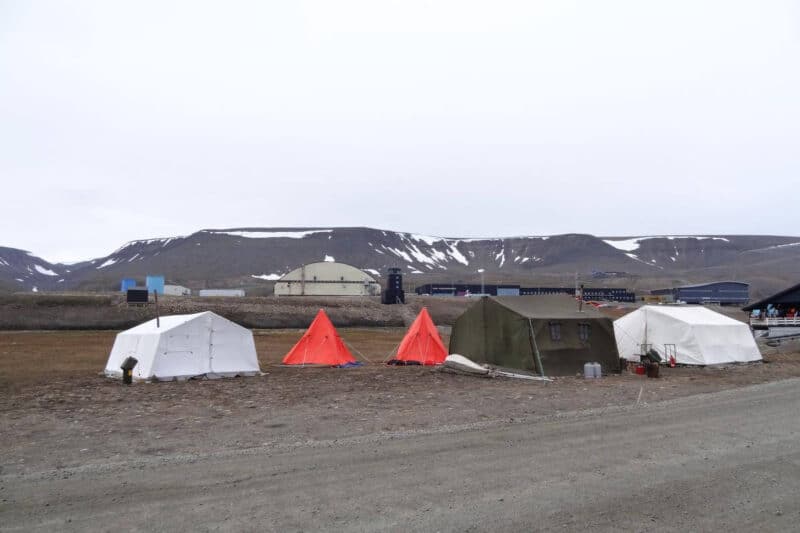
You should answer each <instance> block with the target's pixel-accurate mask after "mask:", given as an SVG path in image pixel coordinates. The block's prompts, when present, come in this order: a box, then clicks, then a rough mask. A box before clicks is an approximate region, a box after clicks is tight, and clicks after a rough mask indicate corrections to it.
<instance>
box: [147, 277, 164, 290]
mask: <svg viewBox="0 0 800 533" xmlns="http://www.w3.org/2000/svg"><path fill="white" fill-rule="evenodd" d="M147 291H148V292H150V293H151V294H152V293H153V292H154V291H155V292H157V293H158V294H159V295H162V294H164V276H147Z"/></svg>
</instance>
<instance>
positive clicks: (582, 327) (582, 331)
mask: <svg viewBox="0 0 800 533" xmlns="http://www.w3.org/2000/svg"><path fill="white" fill-rule="evenodd" d="M591 331H592V327H591V326H590V325H589V324H587V323H586V322H581V323H579V324H578V338H579V339H580V340H581V342H588V341H589V334H590V333H591Z"/></svg>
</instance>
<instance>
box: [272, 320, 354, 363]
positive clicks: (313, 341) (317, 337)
mask: <svg viewBox="0 0 800 533" xmlns="http://www.w3.org/2000/svg"><path fill="white" fill-rule="evenodd" d="M355 362H356V360H355V359H354V358H353V354H351V353H350V351H349V350H348V349H347V347H346V346H345V345H344V342H343V341H342V339H341V337H339V334H338V333H337V332H336V328H334V327H333V324H332V323H331V320H330V319H329V318H328V315H326V314H325V311H323V310H322V309H320V310H319V313H317V316H316V317H315V318H314V321H313V322H312V323H311V325H310V326H309V327H308V330H307V331H306V332H305V334H303V337H302V338H301V339H300V340H299V341H297V344H295V345H294V347H293V348H292V349H291V350H289V353H287V354H286V356H285V357H284V358H283V364H284V365H330V366H338V365H346V364H348V363H355Z"/></svg>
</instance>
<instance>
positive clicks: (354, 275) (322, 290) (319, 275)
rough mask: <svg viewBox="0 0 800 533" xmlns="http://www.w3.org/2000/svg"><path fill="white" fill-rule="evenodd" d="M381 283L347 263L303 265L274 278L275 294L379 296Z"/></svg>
mask: <svg viewBox="0 0 800 533" xmlns="http://www.w3.org/2000/svg"><path fill="white" fill-rule="evenodd" d="M380 294H381V285H380V283H378V282H377V281H375V279H374V278H373V277H371V276H370V275H369V274H367V273H366V272H363V271H361V270H359V269H357V268H356V267H354V266H350V265H346V264H344V263H333V262H330V261H323V262H320V263H311V264H308V265H303V266H302V267H300V268H297V269H295V270H292V271H291V272H289V273H288V274H286V275H285V276H283V277H282V278H281V279H279V280H278V281H276V282H275V296H380Z"/></svg>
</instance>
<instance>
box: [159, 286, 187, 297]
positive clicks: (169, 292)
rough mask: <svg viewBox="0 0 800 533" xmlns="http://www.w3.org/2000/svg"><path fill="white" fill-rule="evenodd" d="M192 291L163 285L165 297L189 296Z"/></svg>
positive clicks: (182, 287) (181, 287)
mask: <svg viewBox="0 0 800 533" xmlns="http://www.w3.org/2000/svg"><path fill="white" fill-rule="evenodd" d="M191 294H192V290H191V289H189V288H187V287H184V286H182V285H164V295H165V296H191Z"/></svg>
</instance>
